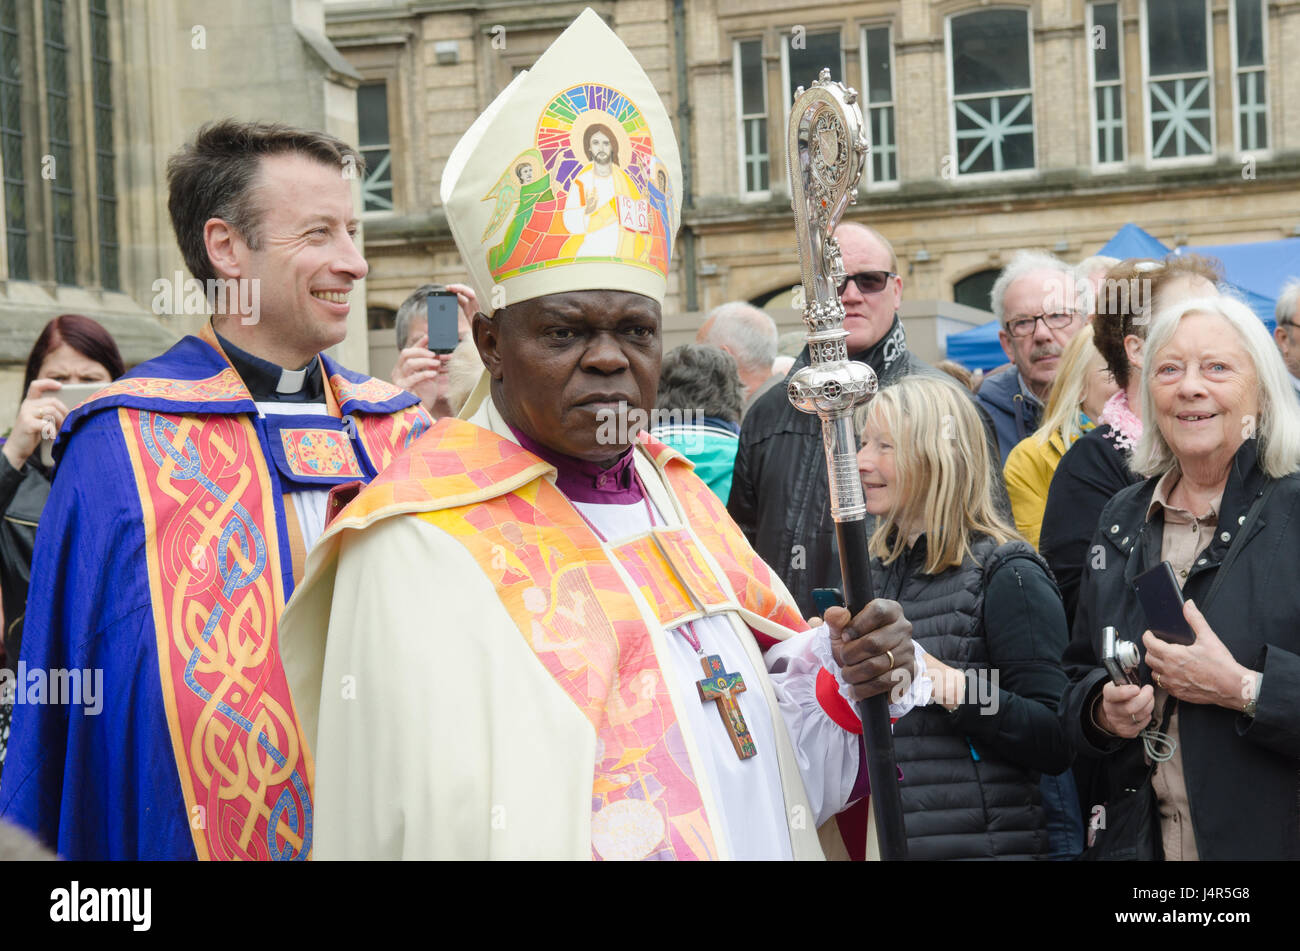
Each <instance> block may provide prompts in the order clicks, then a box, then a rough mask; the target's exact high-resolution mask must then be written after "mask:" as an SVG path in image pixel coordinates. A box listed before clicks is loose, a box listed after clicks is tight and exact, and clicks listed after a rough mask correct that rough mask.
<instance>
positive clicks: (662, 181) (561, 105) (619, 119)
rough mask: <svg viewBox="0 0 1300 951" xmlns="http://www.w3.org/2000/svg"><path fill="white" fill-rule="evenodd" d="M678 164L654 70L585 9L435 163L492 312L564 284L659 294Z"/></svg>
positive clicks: (484, 304) (482, 298)
mask: <svg viewBox="0 0 1300 951" xmlns="http://www.w3.org/2000/svg"><path fill="white" fill-rule="evenodd" d="M602 76H603V77H607V76H618V77H619V85H618V87H617V88H615V87H614V86H612V85H609V84H608V83H607V82H600V81H598V80H597V79H596V78H595V77H602ZM526 78H527V81H525V79H526ZM503 156H511V158H509V160H508V161H506V162H505V163H504V165H503V164H502V157H503ZM680 167H681V166H680V159H679V157H678V153H677V141H676V139H675V137H674V136H673V131H672V126H671V124H670V122H669V120H668V115H667V113H666V112H665V111H664V108H663V105H662V103H661V102H660V100H659V94H658V93H657V92H655V89H654V86H653V84H652V83H651V82H650V78H649V77H648V76H646V74H645V71H644V70H642V69H641V67H640V65H639V64H638V63H637V62H636V60H635V59H634V58H633V56H632V54H631V53H630V52H628V50H627V48H626V47H625V46H624V45H623V44H622V43H621V42H620V41H619V40H618V38H617V37H616V36H615V35H614V33H613V32H612V31H611V30H610V29H609V27H608V26H606V25H605V23H604V21H602V20H601V19H600V17H599V16H597V15H596V14H595V13H590V14H589V15H588V14H584V15H583V16H580V17H579V18H578V19H577V20H576V21H575V22H574V24H573V26H571V27H570V28H569V29H568V30H566V31H565V32H564V34H563V35H562V36H561V37H560V38H559V39H558V40H557V41H556V42H555V43H554V44H553V45H552V46H551V48H550V49H548V50H547V51H546V52H545V53H544V54H543V55H542V56H541V58H540V59H538V60H537V63H536V65H535V66H534V67H533V68H532V69H531V70H526V71H524V72H522V73H520V74H519V75H518V76H517V77H515V80H514V81H513V82H512V83H511V84H510V85H509V86H507V87H506V89H505V90H503V91H502V92H501V94H500V95H499V96H497V98H496V100H495V101H494V102H493V103H492V105H490V106H489V107H488V109H487V110H486V111H485V112H484V113H483V115H481V116H480V117H479V118H478V120H477V121H476V122H475V123H474V125H473V126H471V127H470V129H469V131H468V132H467V133H466V134H465V137H464V138H463V139H462V140H461V141H460V143H459V144H458V145H457V146H456V149H455V151H453V152H452V155H451V158H450V159H449V160H448V162H447V168H446V171H445V172H444V173H443V178H442V187H441V191H442V200H443V203H444V204H445V205H446V206H447V211H448V215H447V217H448V221H449V222H450V224H451V228H452V231H453V233H454V234H455V236H456V240H457V243H458V245H459V246H460V247H472V248H480V249H481V253H478V254H472V255H469V256H467V259H466V262H465V263H466V264H467V265H468V267H469V270H470V276H471V282H472V283H473V285H474V289H475V291H476V292H477V293H478V300H479V306H480V308H481V309H482V310H483V312H484V313H486V314H488V315H491V314H492V313H493V312H494V311H495V310H496V309H497V308H498V307H503V306H505V305H506V304H508V303H510V302H511V301H518V300H527V299H529V298H532V297H537V296H540V295H542V294H546V293H551V292H553V291H555V290H557V289H559V284H562V285H563V287H564V288H572V287H600V288H606V289H610V290H626V291H632V292H634V293H638V294H644V295H646V296H647V297H652V298H654V299H656V300H660V301H662V298H663V287H664V282H665V280H666V279H667V276H668V265H669V261H670V259H671V255H672V236H673V234H674V233H675V232H676V230H677V226H678V224H679V223H680V216H679V212H678V202H679V199H678V196H679V195H680V194H681V173H680ZM629 265H630V266H629ZM560 272H562V273H560Z"/></svg>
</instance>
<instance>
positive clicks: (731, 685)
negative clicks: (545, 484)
mask: <svg viewBox="0 0 1300 951" xmlns="http://www.w3.org/2000/svg"><path fill="white" fill-rule="evenodd" d="M632 477H633V478H634V479H635V480H636V484H637V488H638V489H640V490H641V501H642V502H643V503H644V505H645V511H646V517H647V518H649V520H650V527H651V528H654V527H655V526H656V524H657V523H656V522H655V513H654V508H653V506H651V504H650V493H649V492H647V491H646V488H645V483H643V482H642V481H641V474H640V473H638V472H637V471H636V470H635V469H633V471H632ZM573 509H574V511H575V512H577V513H578V516H579V517H580V518H581V519H582V520H583V521H584V522H586V523H587V527H588V528H590V529H591V530H592V532H593V533H594V534H595V536H596V537H597V538H599V539H600V540H601V542H603V543H604V544H606V545H608V544H609V539H608V538H607V537H605V533H604V532H602V531H601V530H600V529H599V528H597V527H596V524H595V523H594V522H593V521H592V520H591V519H589V518H588V517H587V516H586V513H584V512H583V511H582V509H580V508H578V506H577V505H574V506H573ZM676 630H677V632H678V633H679V634H681V635H682V637H684V638H685V639H686V643H688V644H690V645H691V649H692V650H694V651H695V654H696V656H697V657H699V659H700V667H701V668H702V669H703V671H704V679H703V680H698V681H696V682H695V689H696V690H697V691H698V692H699V695H700V702H701V703H709V702H710V701H712V702H713V703H715V704H717V708H718V715H719V716H720V717H721V718H722V725H723V726H724V727H726V730H727V735H728V737H729V738H730V740H731V745H732V747H733V748H734V749H735V751H736V755H737V756H738V757H740V758H741V759H749V758H750V757H751V756H756V755H757V754H758V748H757V747H756V746H755V745H754V738H753V737H752V736H751V735H750V733H749V725H748V724H746V723H745V717H744V715H743V714H742V713H741V711H740V701H739V699H738V697H739V695H740V694H742V693H744V692H745V680H744V678H743V677H742V676H741V675H740V674H739V673H734V672H731V671H728V670H727V668H726V665H725V664H723V662H722V656H721V655H719V654H705V653H704V649H703V647H702V646H701V644H700V635H699V632H698V631H696V630H695V622H694V621H687V622H686V624H685V625H683V626H682V627H679V628H677V629H676Z"/></svg>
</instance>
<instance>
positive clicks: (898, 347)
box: [727, 317, 1011, 617]
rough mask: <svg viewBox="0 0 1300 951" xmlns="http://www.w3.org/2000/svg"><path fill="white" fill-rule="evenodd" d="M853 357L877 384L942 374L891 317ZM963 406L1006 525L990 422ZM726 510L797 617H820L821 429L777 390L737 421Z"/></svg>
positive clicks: (831, 545)
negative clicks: (990, 465) (975, 418)
mask: <svg viewBox="0 0 1300 951" xmlns="http://www.w3.org/2000/svg"><path fill="white" fill-rule="evenodd" d="M853 359H854V360H859V361H861V362H863V363H866V364H867V365H869V366H870V367H871V368H872V369H873V370H875V371H876V377H877V379H878V381H879V384H880V386H881V387H885V386H888V385H889V384H891V383H895V382H897V381H898V380H900V379H902V378H903V377H905V376H907V375H908V374H911V373H929V374H932V375H936V376H939V375H942V374H940V371H938V370H936V369H934V368H933V367H932V366H930V365H929V364H927V363H925V362H924V361H923V360H921V359H920V358H919V357H917V356H915V355H914V354H913V353H912V352H911V351H910V350H908V349H907V338H906V337H905V336H904V334H903V325H902V323H901V322H900V321H899V319H898V317H895V318H894V326H893V328H892V329H891V330H890V331H889V333H887V334H885V336H884V338H883V339H881V340H880V341H879V342H878V343H876V344H875V345H874V346H872V347H870V348H868V349H867V350H865V351H863V352H862V353H859V354H855V355H854V357H853ZM807 365H808V348H807V347H804V349H803V352H802V353H800V354H799V358H798V359H797V360H795V363H794V366H793V367H791V368H790V373H791V374H793V373H795V372H796V371H798V370H799V369H800V368H802V367H805V366H807ZM786 379H789V376H787V377H786ZM944 379H948V377H947V376H944ZM971 401H972V403H974V404H975V407H976V409H977V411H978V412H979V414H980V419H981V421H982V422H983V423H984V426H985V430H986V431H987V437H988V443H989V447H990V452H991V453H992V454H993V459H994V462H995V465H994V469H995V470H996V471H995V473H994V499H995V501H996V503H997V505H998V508H999V510H1001V511H1002V512H1003V513H1004V514H1005V515H1006V516H1007V518H1008V520H1010V518H1011V503H1010V501H1008V499H1007V490H1006V485H1005V484H1004V483H1003V481H1002V471H1001V466H1000V465H998V464H996V460H997V441H996V438H995V437H994V435H993V429H992V422H991V421H990V420H989V418H988V414H987V413H986V412H985V411H984V409H983V408H982V407H980V406H979V404H978V403H976V402H975V396H974V394H971ZM727 511H728V512H730V513H731V517H732V518H733V519H735V520H736V524H737V525H739V526H740V528H741V530H742V531H743V532H744V533H745V536H746V537H747V538H748V539H749V543H750V544H751V545H753V546H754V550H755V551H757V552H758V554H759V556H760V557H761V558H762V559H763V561H765V562H767V564H768V566H769V567H770V568H772V570H773V571H775V572H776V573H777V576H778V577H779V578H780V579H781V580H782V581H784V582H785V586H786V587H787V588H789V589H790V594H791V595H792V596H793V597H794V600H795V603H796V604H798V605H799V609H800V610H801V611H803V613H804V616H805V617H811V616H812V615H814V614H817V615H819V616H820V614H821V611H820V610H817V609H816V606H815V604H814V603H813V598H812V592H813V589H814V588H837V587H839V585H840V563H839V551H838V549H837V547H836V544H835V523H834V521H832V520H831V509H830V483H829V481H828V480H827V477H826V453H825V451H824V450H823V448H822V425H821V420H820V419H819V418H818V417H817V416H816V415H814V414H808V413H801V412H800V411H799V410H797V409H795V408H794V406H792V405H791V404H790V398H789V396H788V395H787V394H786V388H785V387H784V386H774V387H772V388H771V389H769V390H768V391H767V392H766V393H764V394H763V395H762V396H760V397H759V398H758V400H757V401H755V403H754V405H753V406H752V407H751V408H750V410H749V413H748V414H746V416H745V420H744V422H743V423H742V424H741V427H740V448H739V449H738V450H737V452H736V467H735V471H734V473H733V475H732V479H731V496H730V498H729V500H728V501H727Z"/></svg>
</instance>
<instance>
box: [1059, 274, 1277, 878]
mask: <svg viewBox="0 0 1300 951" xmlns="http://www.w3.org/2000/svg"><path fill="white" fill-rule="evenodd" d="M1141 372H1142V379H1141V401H1142V418H1143V419H1144V420H1145V422H1146V425H1145V426H1144V427H1143V431H1142V436H1141V438H1140V440H1139V442H1138V444H1137V447H1136V450H1135V452H1134V455H1133V468H1134V469H1135V470H1136V471H1137V472H1139V473H1140V474H1141V475H1143V476H1145V477H1146V479H1145V481H1143V482H1140V483H1137V484H1135V485H1132V486H1129V487H1128V488H1126V489H1124V490H1123V491H1121V492H1120V493H1119V494H1117V495H1116V496H1115V497H1114V499H1112V500H1111V502H1110V504H1109V505H1107V507H1106V508H1105V510H1104V511H1103V513H1102V517H1101V521H1100V524H1099V526H1098V530H1097V533H1096V535H1095V536H1094V537H1093V545H1092V549H1091V555H1090V558H1089V561H1088V565H1087V567H1086V569H1085V572H1084V576H1083V582H1082V585H1081V588H1080V594H1079V607H1078V612H1077V614H1076V616H1075V621H1074V627H1073V638H1072V640H1071V643H1070V646H1069V647H1068V648H1067V650H1066V653H1065V658H1064V660H1065V665H1066V669H1067V672H1068V673H1069V675H1070V688H1069V690H1068V691H1067V692H1066V695H1065V697H1064V699H1063V701H1062V703H1061V707H1060V709H1061V716H1062V719H1063V721H1064V725H1065V728H1066V731H1067V733H1068V734H1069V736H1070V738H1071V740H1072V742H1073V744H1074V746H1075V748H1076V750H1077V752H1078V753H1079V754H1080V755H1082V756H1088V757H1095V758H1101V759H1102V761H1103V763H1104V765H1105V769H1104V770H1103V771H1102V772H1104V773H1105V776H1106V784H1105V787H1106V791H1105V792H1102V793H1101V794H1100V795H1098V796H1097V797H1096V798H1095V799H1094V802H1095V803H1096V804H1095V805H1094V806H1093V808H1092V819H1093V823H1092V825H1093V828H1092V830H1091V832H1090V840H1091V839H1094V838H1095V843H1094V845H1093V848H1092V849H1090V850H1089V854H1090V855H1092V856H1095V857H1097V858H1160V857H1163V858H1165V859H1167V860H1196V859H1206V860H1215V859H1296V858H1300V768H1298V767H1300V585H1297V584H1296V578H1295V572H1296V565H1297V564H1300V474H1297V473H1300V410H1297V407H1296V404H1295V399H1294V397H1293V395H1292V392H1291V386H1290V383H1289V381H1288V378H1287V372H1286V369H1285V367H1284V366H1283V363H1282V359H1281V357H1280V355H1279V354H1278V352H1277V350H1276V349H1275V348H1274V347H1273V344H1272V341H1271V340H1270V339H1269V336H1268V332H1267V331H1266V330H1265V329H1264V326H1263V324H1262V323H1260V321H1259V320H1258V319H1257V318H1256V317H1255V315H1254V314H1253V313H1251V312H1250V310H1249V309H1247V308H1246V307H1245V306H1244V305H1243V304H1241V303H1239V302H1237V301H1235V300H1232V299H1229V298H1224V297H1219V298H1204V299H1197V300H1191V301H1185V302H1182V303H1179V304H1177V305H1176V306H1173V307H1171V308H1169V309H1167V310H1165V311H1164V312H1162V313H1160V314H1158V315H1157V316H1156V318H1155V320H1154V322H1153V324H1152V327H1151V330H1150V334H1149V336H1148V337H1147V341H1146V346H1145V350H1144V358H1143V364H1142V371H1141ZM1161 562H1168V563H1169V565H1170V568H1171V569H1172V571H1173V578H1174V582H1173V584H1176V585H1177V586H1178V587H1180V588H1181V593H1182V596H1183V598H1184V599H1185V601H1186V603H1185V604H1184V605H1183V606H1182V616H1183V617H1184V618H1185V619H1186V621H1187V623H1188V625H1189V626H1190V628H1191V630H1192V632H1193V633H1194V635H1195V639H1194V642H1193V643H1191V644H1190V645H1184V644H1180V643H1172V642H1170V641H1168V640H1165V639H1162V638H1161V637H1157V636H1156V635H1155V634H1153V633H1152V632H1151V630H1150V628H1151V627H1152V626H1153V622H1152V621H1149V620H1148V618H1147V616H1146V614H1145V612H1144V610H1143V605H1142V603H1141V602H1140V601H1139V598H1138V595H1137V592H1136V589H1135V587H1134V579H1135V578H1137V577H1138V576H1140V575H1142V574H1143V573H1144V572H1147V571H1148V570H1150V569H1152V568H1156V567H1158V566H1159V565H1160V564H1161ZM1170 587H1172V585H1170ZM1170 593H1171V594H1172V592H1170ZM1173 601H1174V603H1175V605H1176V602H1177V598H1176V597H1175V598H1173ZM1175 611H1177V607H1175ZM1175 620H1176V615H1175ZM1157 626H1161V627H1167V626H1169V622H1168V620H1166V621H1165V622H1164V623H1163V624H1161V625H1157ZM1107 627H1113V628H1114V629H1115V632H1116V633H1117V635H1118V638H1120V639H1124V640H1128V641H1130V642H1134V643H1135V645H1136V647H1137V650H1136V654H1137V655H1138V664H1137V666H1136V668H1135V669H1134V670H1133V675H1134V676H1135V679H1136V680H1137V682H1136V683H1125V684H1122V685H1120V684H1117V683H1116V682H1115V680H1117V679H1123V677H1122V672H1121V676H1120V677H1115V676H1114V675H1112V674H1111V673H1110V672H1109V671H1108V670H1107V668H1106V667H1105V666H1103V663H1102V657H1103V640H1104V636H1103V630H1104V629H1105V628H1107ZM1112 653H1113V652H1112Z"/></svg>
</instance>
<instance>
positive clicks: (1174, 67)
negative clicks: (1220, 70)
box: [1145, 0, 1214, 161]
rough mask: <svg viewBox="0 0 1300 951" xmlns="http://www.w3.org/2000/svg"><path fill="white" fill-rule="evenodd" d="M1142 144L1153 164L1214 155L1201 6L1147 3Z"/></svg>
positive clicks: (1166, 0)
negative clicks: (1144, 132)
mask: <svg viewBox="0 0 1300 951" xmlns="http://www.w3.org/2000/svg"><path fill="white" fill-rule="evenodd" d="M1145 22H1146V43H1145V48H1146V67H1147V79H1146V92H1147V119H1148V126H1147V139H1148V143H1149V154H1150V157H1151V158H1152V159H1153V160H1157V161H1158V160H1161V159H1181V158H1195V157H1198V156H1208V155H1211V154H1212V153H1213V151H1214V145H1213V143H1214V89H1213V86H1214V83H1213V79H1212V77H1211V71H1210V48H1209V42H1208V39H1209V35H1210V20H1209V9H1208V5H1207V4H1206V3H1205V0H1147V3H1146V21H1145Z"/></svg>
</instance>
